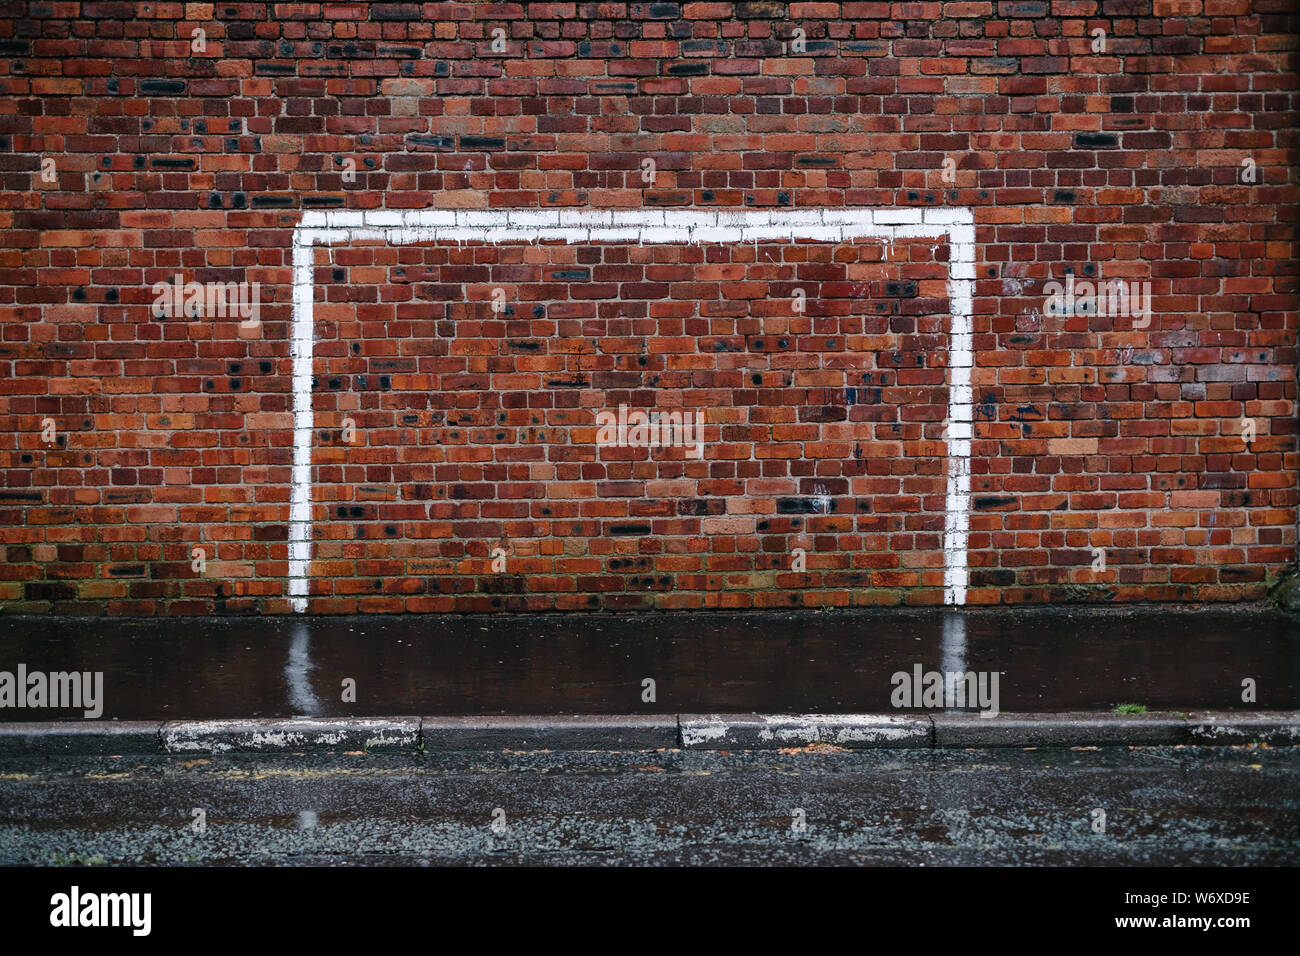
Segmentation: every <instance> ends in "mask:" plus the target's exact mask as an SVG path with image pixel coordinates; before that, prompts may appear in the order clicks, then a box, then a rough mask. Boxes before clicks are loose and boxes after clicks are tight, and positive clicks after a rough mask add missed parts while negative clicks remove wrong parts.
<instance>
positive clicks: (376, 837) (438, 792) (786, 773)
mask: <svg viewBox="0 0 1300 956" xmlns="http://www.w3.org/2000/svg"><path fill="white" fill-rule="evenodd" d="M196 808H201V809H203V810H204V812H205V816H206V828H205V830H204V832H201V833H199V832H195V830H194V825H193V824H194V819H195V818H194V816H193V811H194V809H196ZM497 808H499V809H500V811H501V812H500V813H497V814H496V819H497V821H498V826H500V825H501V824H504V829H502V830H501V831H500V832H494V829H493V820H494V810H496V809H497ZM796 810H802V811H803V817H802V819H803V820H804V821H805V829H804V830H803V832H797V831H796V830H795V829H794V828H792V823H794V822H795V821H796V820H797V819H799V817H798V814H797V813H796V812H795V811H796ZM1095 810H1103V811H1104V812H1105V828H1104V832H1094V825H1095V823H1096V822H1097V821H1098V820H1099V819H1100V818H1099V817H1098V816H1097V814H1095V813H1094V811H1095ZM86 861H89V862H93V863H98V862H101V861H102V862H104V863H108V864H121V863H132V864H140V863H143V864H184V863H201V864H281V865H286V864H288V865H292V864H337V865H358V864H407V865H409V864H415V865H429V864H478V865H492V864H517V863H528V864H550V865H577V864H683V863H692V864H779V863H835V864H893V865H898V864H911V865H917V864H923V865H929V866H934V865H952V864H1092V865H1101V864H1117V865H1135V866H1141V865H1170V864H1184V865H1228V866H1241V865H1258V864H1274V865H1277V864H1284V865H1295V864H1297V863H1300V747H1286V748H1273V749H1271V748H1267V747H1258V746H1249V747H1196V748H1190V747H1189V748H1172V747H1150V748H1131V749H1130V748H1125V747H1112V748H1102V749H1039V750H1025V749H996V750H965V751H963V750H895V751H884V750H874V751H836V750H833V749H827V748H812V749H803V750H798V751H788V752H777V751H768V752H762V753H758V752H752V753H737V754H727V753H722V752H682V751H657V752H653V751H652V752H628V753H610V752H584V753H573V752H568V753H551V752H535V753H508V752H507V753H469V752H456V753H438V754H409V755H377V754H361V753H354V754H320V755H293V754H277V755H270V756H268V755H227V756H220V757H213V758H198V759H182V758H177V757H175V756H162V755H158V756H149V757H105V758H87V757H81V758H71V757H51V758H31V757H24V758H17V757H7V758H3V759H0V863H4V864H30V863H37V864H60V863H68V864H74V865H75V864H78V863H80V862H86Z"/></svg>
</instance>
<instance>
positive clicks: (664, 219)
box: [289, 208, 975, 612]
mask: <svg viewBox="0 0 1300 956" xmlns="http://www.w3.org/2000/svg"><path fill="white" fill-rule="evenodd" d="M873 238H874V239H882V240H884V241H886V242H893V241H895V240H900V239H932V240H934V241H936V242H946V243H947V244H948V248H949V258H948V269H949V273H948V299H949V309H950V312H951V315H952V327H951V329H950V330H949V338H950V341H949V358H948V366H949V379H948V494H947V500H946V511H945V518H944V535H943V553H944V603H946V604H965V603H966V582H967V557H966V551H967V537H968V533H969V529H970V515H969V500H970V443H971V427H972V425H971V371H972V368H973V366H974V358H973V352H972V345H971V308H972V296H973V284H974V280H975V218H974V215H973V214H972V212H971V210H970V209H966V208H945V209H756V210H754V209H743V210H730V209H716V210H702V209H637V210H603V209H504V210H491V211H484V210H443V209H409V210H402V209H393V210H388V209H381V210H365V211H362V210H358V211H338V212H320V211H309V212H305V213H304V214H303V218H302V222H300V223H299V224H298V226H297V227H296V228H295V229H294V234H293V342H292V354H293V415H294V423H293V438H294V441H293V491H292V497H291V499H290V501H291V504H290V510H289V596H290V601H291V603H292V606H293V609H294V610H295V611H299V612H301V611H305V610H306V609H307V594H308V584H309V580H308V579H309V576H310V573H311V524H312V522H311V486H312V481H311V446H312V427H313V414H312V394H311V379H312V350H313V344H314V340H315V332H314V325H313V320H312V303H313V300H314V298H315V288H314V282H313V279H312V269H313V254H312V248H313V247H314V246H328V245H339V244H345V243H348V242H354V241H370V242H388V243H391V244H393V245H413V244H418V243H427V242H493V243H504V242H566V243H571V244H582V243H595V242H622V243H705V242H710V243H724V242H759V241H762V240H797V241H807V242H847V241H851V240H853V239H873Z"/></svg>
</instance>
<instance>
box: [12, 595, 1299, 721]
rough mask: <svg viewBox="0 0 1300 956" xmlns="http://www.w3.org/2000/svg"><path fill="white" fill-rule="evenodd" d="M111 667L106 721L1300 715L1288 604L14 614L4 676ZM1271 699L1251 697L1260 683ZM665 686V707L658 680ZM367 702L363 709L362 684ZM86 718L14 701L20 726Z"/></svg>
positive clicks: (1295, 634)
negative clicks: (913, 710) (959, 713)
mask: <svg viewBox="0 0 1300 956" xmlns="http://www.w3.org/2000/svg"><path fill="white" fill-rule="evenodd" d="M19 663H22V664H25V665H26V667H27V669H28V670H29V671H32V670H42V671H46V672H53V671H67V670H79V671H102V672H103V674H104V687H105V692H104V697H105V707H104V713H103V715H102V716H103V718H105V719H111V718H119V719H124V720H132V719H141V720H145V719H181V718H184V719H212V718H226V717H288V716H361V715H366V716H395V715H472V714H480V715H488V714H538V715H547V714H678V713H718V712H721V713H747V712H766V713H829V714H835V713H880V712H887V711H891V710H893V708H892V706H891V703H890V692H891V690H892V688H893V685H892V683H891V681H890V677H891V675H892V674H894V673H895V672H898V671H905V672H911V671H912V670H913V668H914V667H915V666H916V665H921V666H922V667H923V668H924V669H925V670H943V671H963V672H964V671H977V672H978V671H989V672H994V671H995V672H998V673H999V674H1000V675H1001V680H1000V692H1001V708H1002V710H1003V711H1004V712H1021V713H1024V712H1037V713H1041V712H1048V711H1061V712H1064V711H1104V710H1110V709H1112V708H1113V707H1115V706H1116V705H1120V704H1140V705H1144V706H1146V707H1148V708H1149V709H1151V710H1166V711H1178V710H1191V709H1216V710H1234V709H1246V710H1291V709H1297V708H1300V620H1298V619H1297V618H1296V617H1294V616H1289V615H1287V614H1284V613H1282V612H1280V611H1278V610H1275V609H1273V608H1271V607H1260V606H1252V607H1249V608H1242V607H1234V608H1209V609H1204V608H1200V609H1179V608H1167V607H1150V606H1142V607H1133V608H1124V607H1114V608H1083V607H1078V608H1075V607H1067V608H1059V607H1058V608H1026V609H1011V608H997V609H988V610H963V611H944V610H938V609H934V610H899V609H887V610H880V611H835V612H823V613H816V612H800V613H785V612H777V613H745V614H737V613H711V614H682V615H657V616H648V615H624V616H619V615H603V614H599V615H564V616H561V615H548V616H493V617H446V616H437V617H434V616H429V617H414V616H393V617H367V618H356V617H351V618H340V617H324V618H268V617H261V618H251V617H249V618H244V617H224V618H222V617H214V618H202V619H194V618H171V619H167V618H163V619H76V618H57V617H13V616H8V617H6V616H0V670H9V671H13V670H14V669H15V668H16V666H17V665H18V664H19ZM1245 678H1250V679H1252V680H1254V681H1255V682H1256V685H1257V694H1258V698H1257V700H1256V701H1255V702H1243V700H1242V681H1243V679H1245ZM647 679H649V680H652V681H653V682H654V684H653V689H654V693H653V700H650V699H647V698H648V697H649V696H650V694H649V693H648V692H647V689H646V688H647V687H648V686H649V685H647V684H646V683H645V682H646V680H647ZM349 680H350V681H353V682H355V688H356V699H355V701H346V702H345V701H344V699H343V698H344V696H345V694H344V687H345V681H349ZM75 716H79V712H77V711H68V712H66V713H64V712H58V711H50V710H45V711H40V712H34V711H32V710H26V709H18V708H4V709H0V721H31V720H46V719H58V718H62V717H69V718H71V717H75Z"/></svg>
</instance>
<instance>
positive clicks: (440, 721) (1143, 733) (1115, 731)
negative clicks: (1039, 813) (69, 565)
mask: <svg viewBox="0 0 1300 956" xmlns="http://www.w3.org/2000/svg"><path fill="white" fill-rule="evenodd" d="M1252 742H1260V743H1268V744H1272V745H1278V746H1288V745H1291V746H1300V711H1277V712H1273V713H1268V712H1244V711H1242V712H1209V711H1200V712H1195V713H1191V714H1182V713H1178V714H1171V713H1156V714H1141V715H1132V714H1100V713H1091V714H1087V713H1085V714H1059V713H1057V714H1000V715H998V716H997V717H994V718H981V717H980V716H979V715H978V714H976V713H948V712H945V713H936V714H933V715H930V714H916V713H908V714H775V715H766V714H683V715H681V716H680V717H671V716H666V715H652V716H608V717H605V716H593V715H574V716H558V717H557V716H476V717H425V718H419V717H392V718H352V717H330V718H281V719H254V720H197V721H166V722H160V721H106V720H105V721H79V722H73V721H47V722H40V723H0V756H60V755H67V756H112V755H125V754H152V753H169V754H186V755H193V754H222V753H297V752H328V751H335V752H339V751H367V752H371V753H376V752H387V753H393V752H415V751H417V750H419V749H421V748H423V749H424V750H433V751H451V750H519V751H529V750H533V751H535V750H672V749H677V748H682V749H686V750H776V749H782V748H797V747H805V746H808V745H810V744H828V745H832V746H837V747H843V748H847V749H877V748H910V749H934V748H940V749H942V748H962V747H1088V746H1103V747H1104V746H1177V745H1184V746H1207V745H1209V746H1231V745H1241V744H1249V743H1252Z"/></svg>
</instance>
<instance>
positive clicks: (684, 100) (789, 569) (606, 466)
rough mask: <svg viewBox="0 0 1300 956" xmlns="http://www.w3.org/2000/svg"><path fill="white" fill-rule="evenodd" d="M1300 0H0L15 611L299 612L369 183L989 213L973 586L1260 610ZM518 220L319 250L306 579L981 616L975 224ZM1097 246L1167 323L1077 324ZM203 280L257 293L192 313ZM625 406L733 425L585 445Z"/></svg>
mask: <svg viewBox="0 0 1300 956" xmlns="http://www.w3.org/2000/svg"><path fill="white" fill-rule="evenodd" d="M1290 10H1291V5H1290V4H1288V3H1285V2H1283V0H1253V2H1252V0H1170V2H1158V0H1157V2H1154V3H1149V2H1110V0H1105V2H1101V3H1097V2H1092V0H1023V2H997V3H988V2H959V3H894V4H889V3H789V4H787V3H778V2H754V3H745V2H737V3H728V2H719V3H684V4H680V3H598V4H597V3H524V4H513V3H502V4H467V3H424V4H419V3H409V4H406V3H397V4H373V5H370V6H367V5H366V4H358V3H349V4H328V3H327V4H311V3H305V4H295V3H290V4H251V3H215V4H213V3H193V4H181V3H148V4H144V3H140V4H135V3H89V2H86V3H75V2H45V3H3V4H0V54H3V56H4V59H3V60H0V138H2V139H3V142H2V143H0V181H2V182H3V194H2V195H0V247H2V248H0V548H3V551H4V559H5V560H4V562H3V564H2V565H0V604H3V605H4V607H5V609H6V610H7V611H32V612H43V611H55V612H58V613H90V614H99V613H110V614H162V613H204V612H212V611H261V612H266V613H283V612H287V611H289V610H290V601H289V598H288V594H289V592H288V587H287V577H288V575H289V573H290V572H289V569H290V563H289V547H290V545H289V541H288V539H289V536H290V499H291V494H292V491H291V485H292V463H293V454H294V451H293V446H294V431H293V426H294V419H293V374H292V373H293V352H292V348H293V347H292V344H291V339H292V318H293V314H292V298H293V278H294V276H293V268H292V267H293V252H292V249H293V236H294V227H295V226H296V225H297V224H298V223H299V221H300V220H301V218H302V216H303V213H304V211H306V210H320V209H350V210H373V209H381V208H388V209H418V208H435V209H479V210H505V209H518V208H528V209H539V208H540V209H563V210H574V209H609V208H617V209H626V210H647V209H648V210H655V209H660V208H666V207H673V208H690V209H696V210H701V209H703V210H711V209H719V208H725V209H731V208H744V209H749V210H762V209H783V210H816V209H841V208H845V207H851V208H869V209H886V208H888V209H896V208H911V209H917V208H920V209H932V208H946V207H967V208H970V209H972V210H973V212H974V217H975V223H976V228H975V242H976V245H975V263H976V272H975V275H976V281H975V283H974V289H973V292H974V308H973V314H972V316H971V322H972V326H973V336H972V338H971V351H972V352H973V355H974V363H975V368H974V372H973V379H972V381H973V399H972V401H973V418H974V438H973V441H972V442H971V448H970V459H969V468H970V472H971V481H970V494H969V498H968V506H969V526H970V535H969V541H968V547H969V551H968V558H967V560H968V564H969V590H968V592H967V594H966V601H967V603H969V604H993V603H1019V602H1039V601H1078V600H1084V601H1134V600H1160V601H1169V600H1191V601H1225V600H1243V599H1252V598H1258V597H1260V596H1262V595H1263V594H1264V593H1265V591H1266V590H1267V588H1268V586H1269V584H1270V583H1271V581H1272V580H1274V579H1275V578H1276V576H1277V575H1278V574H1279V573H1281V572H1282V571H1283V570H1284V569H1285V568H1286V566H1287V565H1288V564H1290V563H1292V562H1293V560H1294V557H1295V552H1296V518H1297V514H1296V502H1297V477H1296V473H1297V439H1296V434H1297V429H1296V410H1295V397H1296V394H1295V392H1296V330H1297V295H1296V262H1295V259H1296V257H1295V241H1296V236H1295V222H1296V216H1295V201H1296V198H1297V194H1296V187H1295V185H1294V174H1293V172H1292V168H1291V167H1292V166H1293V164H1294V163H1295V160H1296V125H1297V123H1296V118H1297V109H1296V107H1297V102H1296V88H1297V83H1296V74H1295V63H1296V55H1295V52H1294V51H1295V47H1296V41H1295V39H1294V37H1293V36H1292V33H1293V32H1294V28H1295V26H1296V18H1295V16H1294V14H1292V13H1290ZM494 29H502V30H504V31H505V37H506V49H505V52H496V51H494V50H493V49H492V42H493V30H494ZM1096 29H1101V30H1104V31H1105V35H1104V48H1103V49H1099V50H1097V51H1094V49H1093V46H1094V40H1093V31H1094V30H1096ZM196 30H202V31H203V32H202V34H199V35H196V33H195V31H196ZM796 30H800V31H802V33H801V34H797V33H796ZM200 38H201V39H202V41H203V43H202V44H201V45H202V49H201V50H200V49H197V48H196V46H197V45H198V44H197V41H198V40H199V39H200ZM796 44H805V45H804V46H803V47H802V48H801V49H799V48H797V47H796ZM645 158H650V159H653V160H654V163H655V169H654V175H653V178H652V181H651V182H649V183H647V182H645V181H644V180H643V170H642V166H641V163H642V160H643V159H645ZM946 159H948V160H951V161H952V162H951V163H949V164H948V165H947V168H945V160H946ZM50 161H52V163H51V162H50ZM353 169H354V170H355V174H353V173H352V170H353ZM484 238H485V241H478V242H468V243H459V242H446V241H442V242H437V241H431V242H425V243H417V244H413V245H405V246H395V245H392V244H389V243H386V242H384V241H375V240H374V239H365V238H362V239H359V240H358V241H356V242H348V243H342V244H334V245H330V246H328V247H319V248H317V249H315V251H314V253H313V255H314V269H313V273H312V287H313V289H314V296H315V308H314V320H315V348H314V365H313V368H312V372H313V380H312V383H311V385H312V399H311V403H312V407H313V409H314V420H313V422H312V425H313V430H312V438H311V460H312V463H313V471H312V481H311V497H312V500H313V502H314V504H313V510H312V512H311V522H310V527H311V535H312V541H313V544H312V552H311V553H312V558H313V560H312V563H311V566H310V576H311V583H310V599H309V602H308V609H309V610H310V611H312V612H317V613H334V612H340V613H341V612H355V611H365V612H371V611H377V612H395V611H476V610H524V609H531V610H550V609H637V608H647V609H649V608H660V609H678V608H699V607H729V608H734V607H798V606H825V605H861V604H937V603H942V602H943V601H944V597H945V589H944V529H945V516H946V514H947V513H948V512H949V511H950V508H949V501H948V499H947V496H946V494H945V491H946V485H947V481H948V471H949V468H950V467H951V464H950V456H949V454H948V451H949V448H950V447H951V446H950V445H948V444H947V432H946V431H945V417H946V415H947V410H948V407H949V403H950V401H952V400H953V399H952V395H951V393H950V389H949V383H950V381H951V379H950V377H949V376H950V373H951V369H950V368H949V358H950V348H951V339H950V336H949V334H948V333H949V331H950V329H951V326H950V323H951V321H952V319H951V316H950V311H951V310H952V307H953V306H952V302H951V295H950V289H951V287H950V286H949V284H948V280H949V279H950V271H951V270H950V263H949V256H950V249H949V248H948V246H947V244H946V243H944V242H936V241H932V240H927V239H924V238H919V237H918V238H914V239H909V240H906V241H902V240H900V241H897V242H893V243H889V244H882V243H881V242H879V241H872V240H861V239H859V240H853V241H842V242H817V241H802V240H780V239H774V240H765V241H758V242H750V243H725V242H699V243H694V244H680V243H679V244H663V245H650V244H641V243H639V242H636V241H625V242H607V243H585V244H584V243H562V242H556V243H526V242H518V241H507V242H492V241H486V239H487V238H488V237H484ZM1099 268H1100V269H1101V270H1102V273H1103V276H1104V278H1105V279H1106V280H1113V279H1121V280H1124V281H1125V282H1126V283H1138V284H1139V285H1138V287H1139V288H1140V287H1141V284H1142V283H1149V290H1150V294H1151V304H1152V308H1151V315H1150V316H1149V319H1148V320H1147V321H1145V322H1144V321H1143V320H1142V319H1141V318H1138V317H1134V316H1128V315H1112V314H1089V313H1088V312H1086V311H1080V312H1079V313H1078V314H1058V313H1057V312H1053V311H1052V310H1049V308H1048V299H1049V291H1050V290H1048V289H1046V288H1045V286H1046V285H1047V284H1048V283H1050V282H1053V281H1055V282H1062V283H1063V282H1065V280H1066V275H1067V273H1073V275H1074V276H1075V277H1076V279H1077V280H1079V281H1085V280H1087V281H1091V279H1093V278H1094V277H1095V276H1096V274H1097V270H1098V269H1099ZM177 274H179V275H181V277H182V280H183V281H185V282H198V283H213V282H221V283H239V282H248V283H252V282H256V283H258V285H259V288H260V298H259V303H260V304H259V309H260V325H259V326H258V328H256V329H254V330H251V331H250V330H249V329H242V330H241V329H240V327H239V319H238V318H237V317H236V318H228V317H227V318H214V317H211V316H202V317H187V316H184V315H179V316H164V317H162V318H159V317H156V316H155V315H154V314H153V311H154V310H153V306H154V300H155V293H154V291H153V285H154V283H157V282H171V281H172V279H173V277H174V276H175V275H177ZM496 289H501V290H502V291H503V293H504V299H503V300H501V302H500V306H499V310H497V309H494V308H493V305H494V303H493V292H494V290H496ZM796 290H802V292H803V294H804V295H805V296H806V307H805V308H804V310H803V311H800V310H799V309H797V308H796V307H795V296H796V294H797V291H796ZM1104 311H1105V310H1103V313H1104ZM620 404H624V405H627V406H629V407H634V408H641V409H646V410H654V409H657V410H661V411H668V410H674V409H676V410H683V409H686V410H699V411H701V412H702V413H703V416H704V421H705V425H704V442H705V445H704V449H703V453H702V456H701V457H700V458H698V459H696V458H694V457H692V456H691V455H690V454H687V453H686V452H685V451H684V450H683V449H681V448H673V449H653V450H651V449H647V448H610V447H598V445H597V444H596V442H595V432H596V417H595V416H596V413H597V412H598V411H599V410H601V409H617V408H618V406H619V405H620ZM344 419H349V421H350V425H351V427H352V428H354V429H355V434H353V435H352V436H351V437H352V438H353V439H354V440H352V441H345V440H344V436H343V428H344V427H345V425H347V424H348V423H345V422H344ZM51 423H52V424H51ZM51 429H52V435H53V440H52V441H50V440H47V438H49V437H50V435H51ZM195 548H199V549H202V553H203V555H204V563H203V569H202V571H201V572H199V571H196V570H195V569H194V566H193V564H192V562H193V560H194V556H195V552H194V549H195ZM494 549H499V550H498V551H497V552H496V553H497V554H498V555H500V554H504V567H503V568H502V567H501V563H500V562H498V564H497V565H496V566H495V567H494V564H493V553H494ZM795 549H801V551H802V552H803V554H804V558H803V561H804V562H805V563H804V567H803V569H802V570H797V569H796V565H795V564H794V561H795V555H794V552H795ZM1102 559H1104V561H1105V568H1104V570H1103V569H1100V567H1099V564H1100V561H1101V560H1102Z"/></svg>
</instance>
